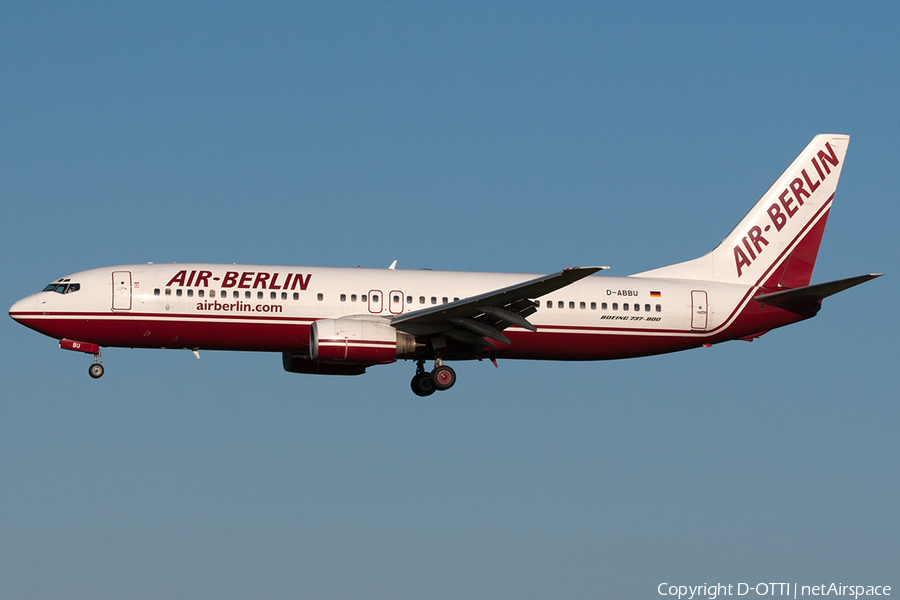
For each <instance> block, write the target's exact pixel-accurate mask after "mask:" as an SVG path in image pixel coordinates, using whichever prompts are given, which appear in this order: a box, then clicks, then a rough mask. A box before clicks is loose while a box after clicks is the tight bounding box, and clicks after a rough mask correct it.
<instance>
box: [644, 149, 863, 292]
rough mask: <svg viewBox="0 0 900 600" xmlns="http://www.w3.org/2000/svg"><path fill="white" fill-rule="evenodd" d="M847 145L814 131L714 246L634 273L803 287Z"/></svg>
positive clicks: (823, 226) (820, 238) (809, 270)
mask: <svg viewBox="0 0 900 600" xmlns="http://www.w3.org/2000/svg"><path fill="white" fill-rule="evenodd" d="M849 143H850V137H849V136H846V135H835V134H822V135H817V136H816V137H815V138H813V140H812V142H810V143H809V145H808V146H807V147H806V149H804V150H803V152H802V153H800V156H798V157H797V158H796V160H794V162H793V163H791V166H790V167H788V169H787V170H786V171H785V172H784V173H782V175H781V177H779V178H778V180H777V181H776V182H775V183H774V184H773V185H772V187H770V188H769V190H768V191H767V192H766V193H765V194H763V196H762V198H760V200H759V202H757V203H756V205H755V206H754V207H753V209H752V210H751V211H750V212H749V213H747V215H746V216H745V217H744V218H743V219H742V220H741V222H740V223H738V225H737V227H735V228H734V229H733V230H732V231H731V233H730V234H728V237H726V238H725V239H724V240H723V241H722V243H721V244H719V246H718V247H717V248H716V249H715V250H713V251H712V252H710V253H709V254H707V255H705V256H701V257H700V258H697V259H694V260H690V261H687V262H683V263H679V264H676V265H671V266H668V267H662V268H660V269H654V270H652V271H646V272H644V273H638V274H637V275H634V277H659V278H668V279H702V280H710V281H720V282H724V283H743V284H747V285H767V286H772V287H788V288H790V287H800V286H804V285H807V284H808V283H809V280H810V277H811V276H812V270H813V266H814V265H815V261H816V255H817V254H818V251H819V242H820V241H821V240H822V233H823V231H824V229H825V222H826V220H827V218H828V211H829V210H830V208H831V202H832V200H833V198H834V191H835V189H836V188H837V183H838V179H839V178H840V175H841V168H842V167H843V165H844V156H845V155H846V153H847V146H848V144H849Z"/></svg>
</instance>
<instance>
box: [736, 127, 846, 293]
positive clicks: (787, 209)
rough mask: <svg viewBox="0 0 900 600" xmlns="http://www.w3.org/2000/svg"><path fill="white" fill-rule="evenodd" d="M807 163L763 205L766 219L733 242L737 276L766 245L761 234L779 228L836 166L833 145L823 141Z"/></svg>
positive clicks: (766, 242) (836, 159)
mask: <svg viewBox="0 0 900 600" xmlns="http://www.w3.org/2000/svg"><path fill="white" fill-rule="evenodd" d="M826 150H827V152H826ZM810 163H811V167H812V168H811V169H810V168H809V167H807V168H804V169H801V171H800V177H797V178H795V179H794V180H793V181H791V183H790V184H789V185H788V186H787V187H786V188H784V189H783V190H782V191H781V193H780V194H778V202H773V203H772V204H771V205H770V206H769V208H767V209H766V215H768V217H769V221H770V222H769V223H766V224H765V226H764V227H760V226H759V225H754V226H753V227H751V228H750V229H749V230H748V231H747V235H745V236H744V237H742V238H741V241H740V243H738V244H735V246H734V265H735V267H736V268H737V276H738V277H740V276H741V275H742V274H743V269H744V267H749V266H750V265H751V264H753V262H754V261H755V260H756V259H757V258H759V257H760V256H761V255H762V253H763V252H764V251H765V249H766V246H768V245H769V241H768V240H767V239H766V238H765V236H764V235H763V234H764V233H766V232H768V231H770V230H771V229H772V227H774V228H775V231H776V232H778V231H781V230H782V229H783V228H784V226H785V224H786V223H787V222H788V221H789V220H790V219H792V218H793V217H794V215H796V214H797V212H798V211H799V210H800V207H801V206H803V200H804V198H807V199H808V198H809V197H810V196H812V194H813V193H815V191H816V190H817V189H819V186H820V185H822V182H823V181H825V179H826V178H827V177H828V176H829V175H831V168H832V167H836V166H838V164H840V161H839V160H838V157H837V153H836V152H835V151H834V148H832V147H831V143H829V142H826V143H825V148H824V149H823V150H819V151H818V152H817V153H816V155H815V156H813V157H812V160H811V161H810ZM813 171H814V173H813V176H810V173H811V172H813ZM816 176H817V177H816Z"/></svg>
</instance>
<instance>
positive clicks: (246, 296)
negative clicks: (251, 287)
mask: <svg viewBox="0 0 900 600" xmlns="http://www.w3.org/2000/svg"><path fill="white" fill-rule="evenodd" d="M244 298H246V299H248V300H249V299H250V292H244Z"/></svg>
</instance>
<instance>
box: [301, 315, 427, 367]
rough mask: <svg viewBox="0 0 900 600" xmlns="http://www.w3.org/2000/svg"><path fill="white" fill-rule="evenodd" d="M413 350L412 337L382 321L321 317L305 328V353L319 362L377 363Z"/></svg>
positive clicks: (399, 356) (406, 355) (394, 358)
mask: <svg viewBox="0 0 900 600" xmlns="http://www.w3.org/2000/svg"><path fill="white" fill-rule="evenodd" d="M415 352H416V339H415V338H414V337H413V336H411V335H409V334H408V333H403V332H402V331H397V330H396V329H394V328H393V327H391V326H390V325H386V324H384V323H375V322H372V321H363V320H360V319H321V320H319V321H315V322H314V323H313V324H312V326H311V327H310V328H309V353H310V355H311V356H312V359H313V360H317V361H320V362H330V363H356V364H366V365H377V364H385V363H391V362H394V361H395V360H397V359H398V358H404V357H408V356H412V355H414V354H415Z"/></svg>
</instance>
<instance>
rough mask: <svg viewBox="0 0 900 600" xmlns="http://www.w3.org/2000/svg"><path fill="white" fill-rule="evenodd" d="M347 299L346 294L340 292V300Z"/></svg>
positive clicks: (344, 300)
mask: <svg viewBox="0 0 900 600" xmlns="http://www.w3.org/2000/svg"><path fill="white" fill-rule="evenodd" d="M346 301H347V294H341V302H346Z"/></svg>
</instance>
